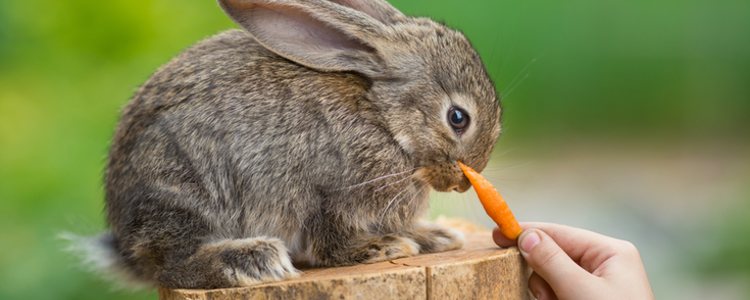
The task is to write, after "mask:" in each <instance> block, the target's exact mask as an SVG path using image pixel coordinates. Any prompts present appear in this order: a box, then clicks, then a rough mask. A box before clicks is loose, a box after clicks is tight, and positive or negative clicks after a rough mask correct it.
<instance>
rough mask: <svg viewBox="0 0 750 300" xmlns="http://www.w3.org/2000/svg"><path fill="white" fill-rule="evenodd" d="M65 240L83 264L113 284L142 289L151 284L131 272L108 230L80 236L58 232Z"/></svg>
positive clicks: (120, 286)
mask: <svg viewBox="0 0 750 300" xmlns="http://www.w3.org/2000/svg"><path fill="white" fill-rule="evenodd" d="M60 238H61V239H63V240H65V241H66V242H67V244H68V245H67V247H66V250H68V252H70V253H72V254H73V255H75V256H77V257H78V258H79V259H80V261H81V262H82V264H83V266H84V267H85V268H86V269H87V270H89V271H91V272H94V273H97V274H99V275H100V276H102V277H103V278H105V279H107V280H109V281H112V282H113V283H114V284H115V286H117V287H119V288H124V289H143V288H149V287H152V286H153V284H152V283H150V282H147V281H144V280H143V279H140V278H138V277H137V276H136V275H135V274H134V273H133V272H131V271H130V270H129V269H128V268H127V266H126V265H125V262H124V261H123V259H122V257H121V256H120V254H119V253H118V251H117V246H116V243H115V237H114V236H113V235H112V233H110V232H109V231H107V232H104V233H101V234H98V235H95V236H81V235H77V234H74V233H70V232H64V233H62V234H60Z"/></svg>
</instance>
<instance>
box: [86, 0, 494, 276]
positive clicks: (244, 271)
mask: <svg viewBox="0 0 750 300" xmlns="http://www.w3.org/2000/svg"><path fill="white" fill-rule="evenodd" d="M219 5H220V6H221V7H222V8H223V9H224V11H225V12H226V13H227V14H228V15H229V16H230V17H231V18H232V19H233V20H235V21H236V22H237V23H238V24H239V25H240V26H241V27H242V30H230V31H227V32H224V33H220V34H218V35H216V36H213V37H210V38H208V39H206V40H204V41H202V42H199V43H198V44H196V45H194V46H193V47H191V48H189V49H187V50H186V51H184V52H183V53H182V54H180V55H179V56H177V57H176V58H174V59H173V60H172V61H171V62H169V63H168V64H166V65H165V66H163V67H162V68H160V69H159V70H158V71H157V72H156V73H155V74H153V76H152V77H151V78H150V79H149V80H148V81H147V82H146V83H145V84H143V85H142V86H141V87H140V89H139V90H138V91H137V92H136V93H135V95H134V96H133V98H132V99H131V102H130V103H129V105H127V107H126V108H125V109H124V111H123V113H122V116H121V120H120V123H119V125H118V127H117V130H116V132H115V135H114V138H113V142H112V146H111V150H110V153H109V161H108V164H107V170H106V176H105V177H106V180H105V181H106V212H107V220H108V224H109V228H110V229H109V231H108V232H107V233H104V234H102V235H101V237H100V238H99V239H96V240H91V242H92V243H95V244H96V245H98V246H100V247H105V248H107V249H108V250H109V252H107V253H109V254H112V255H110V256H112V257H116V259H117V260H118V261H117V264H116V265H118V266H119V267H121V268H122V269H123V270H126V271H127V272H128V273H129V274H131V275H132V277H134V278H138V279H139V280H142V281H145V282H150V283H153V284H157V285H160V286H164V287H169V288H222V287H235V286H247V285H252V284H256V283H260V282H266V281H274V280H281V279H285V278H290V277H294V276H297V275H298V274H299V271H297V270H296V268H295V267H294V266H293V264H292V262H301V263H303V262H304V263H306V264H309V265H313V266H340V265H351V264H357V263H371V262H378V261H383V260H389V259H394V258H399V257H404V256H410V255H415V254H418V253H430V252H439V251H446V250H451V249H457V248H460V247H461V243H462V242H461V236H460V234H458V233H456V232H455V231H452V230H449V229H446V228H442V227H439V226H436V225H433V224H430V223H427V222H423V221H420V220H419V218H420V217H421V216H422V215H423V214H424V213H425V212H426V209H427V205H428V193H429V191H430V189H435V190H437V191H452V190H456V191H461V192H463V191H466V190H467V189H468V188H469V186H470V185H469V182H468V180H467V179H466V178H465V177H464V176H463V174H462V173H461V171H460V169H459V168H458V166H457V165H456V163H455V161H456V160H460V161H462V162H464V163H466V164H467V165H469V166H471V167H473V168H475V169H477V170H482V169H483V168H484V167H485V165H486V164H487V161H488V159H489V156H490V152H491V151H492V148H493V145H494V144H495V141H496V139H497V137H498V135H499V134H500V111H501V110H500V106H499V99H498V96H497V94H496V92H495V89H494V85H493V83H492V82H491V80H490V79H489V77H488V75H487V72H486V70H485V68H484V66H483V64H482V62H481V60H480V58H479V56H478V54H477V52H476V51H475V50H474V49H473V48H472V46H471V44H470V43H469V41H468V40H467V39H466V38H465V37H464V35H463V34H462V33H460V32H458V31H456V30H453V29H450V28H447V27H446V26H444V25H441V24H439V23H436V22H434V21H431V20H429V19H426V18H416V17H407V16H405V15H404V14H402V13H401V12H399V11H398V10H396V9H395V8H394V7H392V6H391V5H390V4H388V3H387V2H385V1H382V0H220V1H219ZM451 107H460V108H461V109H463V110H464V111H465V112H466V114H467V115H468V117H469V120H470V124H469V125H468V128H467V129H466V130H464V131H460V132H458V131H456V130H454V129H453V128H451V126H450V125H449V123H448V120H447V119H448V118H447V117H446V116H447V114H448V112H449V111H450V109H451Z"/></svg>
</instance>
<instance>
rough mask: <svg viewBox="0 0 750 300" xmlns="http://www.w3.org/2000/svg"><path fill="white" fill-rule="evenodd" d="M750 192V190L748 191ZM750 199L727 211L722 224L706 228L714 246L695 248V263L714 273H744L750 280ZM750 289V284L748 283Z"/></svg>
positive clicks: (744, 276) (700, 269)
mask: <svg viewBox="0 0 750 300" xmlns="http://www.w3.org/2000/svg"><path fill="white" fill-rule="evenodd" d="M747 195H750V191H748V194H747ZM749 215H750V201H748V202H744V203H742V204H741V205H740V206H738V207H735V208H734V209H732V210H731V211H728V212H726V214H725V216H724V218H722V220H720V221H719V222H718V224H716V225H714V226H711V227H710V228H706V229H705V231H706V232H705V235H706V236H708V237H709V238H708V240H709V241H714V242H715V243H714V244H713V245H712V246H711V247H698V249H694V252H696V253H694V254H693V256H691V257H690V258H691V259H696V258H697V259H696V262H694V263H692V264H691V265H692V266H694V267H695V268H696V269H697V270H698V271H700V272H702V273H704V274H707V275H710V276H713V277H719V278H721V277H727V276H729V277H732V276H742V278H745V279H747V280H750V238H748V237H750V219H748V216H749ZM746 288H747V289H748V291H750V286H746Z"/></svg>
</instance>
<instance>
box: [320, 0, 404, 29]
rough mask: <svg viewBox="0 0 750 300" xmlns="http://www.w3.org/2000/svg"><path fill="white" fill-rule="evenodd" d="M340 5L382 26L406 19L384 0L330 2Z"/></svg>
mask: <svg viewBox="0 0 750 300" xmlns="http://www.w3.org/2000/svg"><path fill="white" fill-rule="evenodd" d="M330 1H333V2H336V3H338V4H340V5H343V6H346V7H351V8H353V9H356V10H358V11H361V12H363V13H366V14H368V15H370V16H371V17H373V18H375V19H377V20H378V21H380V22H383V24H394V23H398V22H400V21H403V20H405V19H406V16H405V15H404V14H403V13H401V12H400V11H398V9H396V8H395V7H393V6H392V5H390V4H389V3H388V2H386V1H385V0H330Z"/></svg>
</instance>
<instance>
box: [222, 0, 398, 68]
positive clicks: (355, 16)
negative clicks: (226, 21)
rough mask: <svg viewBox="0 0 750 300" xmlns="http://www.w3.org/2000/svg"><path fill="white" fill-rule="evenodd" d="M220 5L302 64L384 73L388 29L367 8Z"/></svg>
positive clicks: (240, 0)
mask: <svg viewBox="0 0 750 300" xmlns="http://www.w3.org/2000/svg"><path fill="white" fill-rule="evenodd" d="M339 1H341V2H352V3H354V2H359V1H346V0H339ZM219 4H220V5H221V6H222V8H223V9H224V10H225V11H226V12H227V14H228V15H229V16H230V17H232V19H234V21H235V22H237V23H238V24H240V25H241V26H242V27H244V28H245V29H246V30H247V31H248V32H249V33H250V34H252V35H253V37H255V39H256V40H257V41H258V42H260V43H261V44H262V45H263V46H264V47H265V48H267V49H268V50H270V51H272V52H274V53H276V54H278V55H280V56H282V57H284V58H287V59H289V60H291V61H294V62H296V63H298V64H301V65H304V66H307V67H310V68H313V69H316V70H320V71H353V72H358V73H361V74H364V75H366V76H369V77H377V76H378V75H380V74H382V73H383V69H384V63H383V60H382V58H381V57H380V55H379V53H378V51H377V49H376V44H377V41H378V40H382V39H381V37H383V36H384V34H385V31H386V30H387V29H386V28H385V24H383V23H382V22H380V21H378V20H377V19H375V18H373V17H372V16H370V15H369V14H367V13H365V12H362V11H359V10H356V9H354V8H351V7H348V6H344V5H340V4H337V3H334V2H331V1H328V0H306V1H299V0H219Z"/></svg>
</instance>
